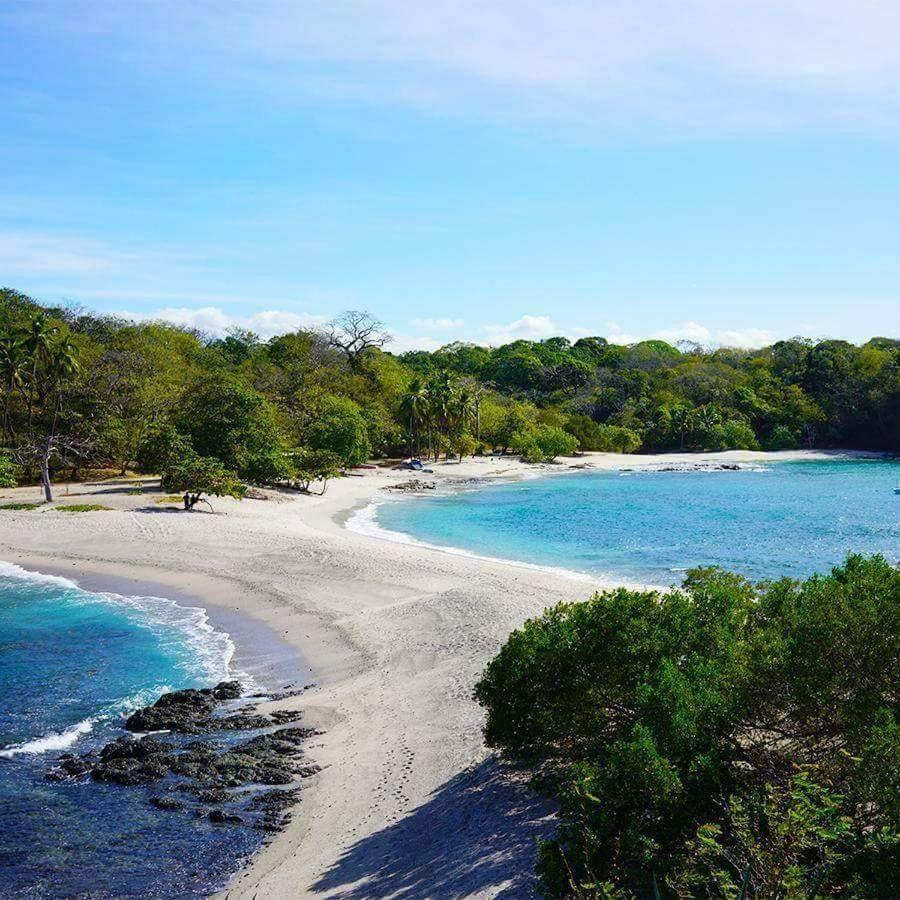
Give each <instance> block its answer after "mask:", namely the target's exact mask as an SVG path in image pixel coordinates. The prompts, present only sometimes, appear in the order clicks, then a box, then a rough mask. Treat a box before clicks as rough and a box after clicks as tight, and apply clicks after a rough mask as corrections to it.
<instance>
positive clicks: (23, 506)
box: [0, 503, 44, 512]
mask: <svg viewBox="0 0 900 900" xmlns="http://www.w3.org/2000/svg"><path fill="white" fill-rule="evenodd" d="M43 505H44V504H43V503H4V504H3V505H2V506H0V509H6V510H10V511H11V512H12V511H15V510H30V509H37V508H38V507H40V506H43Z"/></svg>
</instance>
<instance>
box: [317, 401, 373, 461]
mask: <svg viewBox="0 0 900 900" xmlns="http://www.w3.org/2000/svg"><path fill="white" fill-rule="evenodd" d="M306 440H307V443H308V444H309V446H310V447H311V448H312V449H313V450H327V451H329V452H330V453H333V454H335V456H337V457H338V458H339V459H340V460H341V463H342V464H343V465H345V466H358V465H360V464H361V463H364V462H365V461H366V460H367V459H368V458H369V454H370V453H371V450H372V448H371V444H370V443H369V432H368V429H367V427H366V420H365V418H364V417H363V414H362V412H361V410H360V408H359V405H358V404H357V403H354V402H353V401H352V400H350V399H349V398H348V397H337V396H330V397H326V398H324V400H323V401H322V403H321V404H320V406H319V409H318V413H317V416H316V419H315V421H314V422H313V423H312V424H311V425H310V427H309V429H308V431H307V434H306Z"/></svg>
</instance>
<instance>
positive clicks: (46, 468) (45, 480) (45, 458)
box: [41, 438, 53, 503]
mask: <svg viewBox="0 0 900 900" xmlns="http://www.w3.org/2000/svg"><path fill="white" fill-rule="evenodd" d="M51 448H52V443H51V440H50V438H47V443H46V444H45V445H44V452H43V453H42V454H41V484H42V485H43V486H44V497H45V499H46V500H47V502H48V503H52V502H53V488H52V486H51V484H50V451H51Z"/></svg>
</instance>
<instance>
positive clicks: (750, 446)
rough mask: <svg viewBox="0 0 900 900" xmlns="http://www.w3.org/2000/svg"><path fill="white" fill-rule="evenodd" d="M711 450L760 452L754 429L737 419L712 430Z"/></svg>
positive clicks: (709, 444)
mask: <svg viewBox="0 0 900 900" xmlns="http://www.w3.org/2000/svg"><path fill="white" fill-rule="evenodd" d="M708 446H709V449H710V450H759V442H758V441H757V440H756V435H755V434H754V433H753V429H752V428H751V427H750V426H749V425H748V424H747V423H746V422H741V421H740V420H737V419H730V420H728V421H727V422H723V423H722V424H721V425H716V426H715V427H713V428H712V429H711V430H710V433H709V442H708Z"/></svg>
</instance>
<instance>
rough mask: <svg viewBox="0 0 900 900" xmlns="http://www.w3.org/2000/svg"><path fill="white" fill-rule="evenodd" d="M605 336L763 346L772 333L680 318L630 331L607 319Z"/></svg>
mask: <svg viewBox="0 0 900 900" xmlns="http://www.w3.org/2000/svg"><path fill="white" fill-rule="evenodd" d="M606 324H607V329H608V332H607V338H608V339H609V341H610V342H611V343H614V344H636V343H638V341H646V340H648V339H651V338H652V339H656V340H661V341H668V342H669V343H670V344H677V343H678V341H691V342H693V343H697V344H701V345H703V346H705V347H743V348H750V347H765V346H766V345H767V344H771V343H772V342H773V341H774V340H776V337H775V335H774V333H773V332H771V331H766V330H764V329H762V328H743V329H716V330H713V329H710V328H707V327H706V326H705V325H701V324H700V323H699V322H683V323H682V324H680V325H674V326H671V327H669V328H660V329H658V330H656V331H651V332H647V333H645V334H631V333H628V332H625V331H623V330H622V328H621V326H620V325H619V323H618V322H607V323H606Z"/></svg>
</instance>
